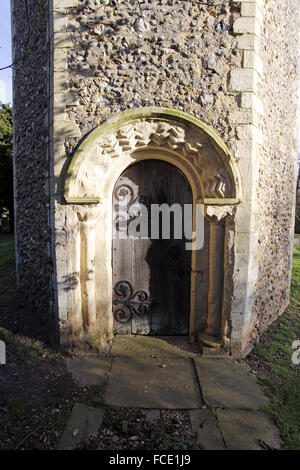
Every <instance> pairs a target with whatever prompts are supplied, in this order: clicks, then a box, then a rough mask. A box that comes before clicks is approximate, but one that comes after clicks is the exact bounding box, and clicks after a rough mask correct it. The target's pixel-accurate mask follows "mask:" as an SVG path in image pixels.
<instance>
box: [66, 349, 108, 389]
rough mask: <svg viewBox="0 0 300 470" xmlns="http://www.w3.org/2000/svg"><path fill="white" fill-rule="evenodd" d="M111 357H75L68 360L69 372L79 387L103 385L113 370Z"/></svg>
mask: <svg viewBox="0 0 300 470" xmlns="http://www.w3.org/2000/svg"><path fill="white" fill-rule="evenodd" d="M111 363H112V358H110V357H105V356H101V357H85V358H81V357H73V358H68V359H67V370H68V372H70V374H72V377H73V379H74V380H75V382H77V383H78V384H79V385H81V386H83V387H86V386H89V385H102V384H103V383H104V382H105V381H106V380H107V377H108V374H109V371H110V368H111Z"/></svg>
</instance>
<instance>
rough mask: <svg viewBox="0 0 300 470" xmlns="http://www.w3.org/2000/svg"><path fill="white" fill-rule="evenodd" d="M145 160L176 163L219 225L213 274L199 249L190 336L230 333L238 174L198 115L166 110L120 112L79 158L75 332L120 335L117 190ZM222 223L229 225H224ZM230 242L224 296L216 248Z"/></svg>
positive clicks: (72, 301)
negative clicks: (115, 280) (114, 239)
mask: <svg viewBox="0 0 300 470" xmlns="http://www.w3.org/2000/svg"><path fill="white" fill-rule="evenodd" d="M145 159H159V160H165V161H166V162H169V163H171V164H173V165H175V166H177V167H178V168H179V169H180V170H181V171H182V173H183V174H184V175H185V176H186V178H187V179H188V181H189V183H190V186H191V189H192V193H193V205H194V209H195V205H196V203H203V204H204V205H205V206H206V212H205V213H206V219H207V220H209V219H212V220H213V222H214V223H210V224H209V231H210V235H209V240H210V241H209V253H210V254H209V260H208V262H209V270H208V266H207V270H206V271H203V269H202V266H203V256H206V255H203V253H202V252H201V250H199V251H193V252H192V260H191V303H190V332H189V334H190V336H193V335H196V334H197V332H199V331H201V330H203V328H205V325H206V327H207V331H208V332H210V333H211V334H215V332H216V331H218V332H219V331H220V325H221V327H222V331H223V332H226V328H225V326H224V325H225V323H224V322H223V320H222V319H223V318H225V317H226V311H227V309H228V305H229V302H228V301H227V300H226V297H230V285H231V281H230V278H231V274H230V269H229V268H227V267H226V266H227V265H228V266H229V265H230V263H229V262H228V260H227V258H228V255H227V252H228V253H229V252H230V247H229V244H230V241H231V238H232V236H229V234H230V233H231V226H230V220H231V219H230V217H231V215H232V209H233V205H235V204H238V203H239V202H240V200H241V179H240V174H239V170H238V167H237V164H236V162H235V159H234V157H233V156H232V155H231V153H230V151H229V149H228V148H227V147H226V145H225V144H224V143H223V141H222V139H220V138H219V137H218V135H217V134H216V133H215V132H214V131H213V130H212V129H210V128H209V127H208V126H206V125H205V124H204V123H202V122H201V121H199V120H198V119H196V118H194V117H193V116H190V115H188V114H186V113H183V112H180V111H177V110H173V109H166V108H142V109H136V110H131V111H127V112H124V113H121V114H120V115H117V116H115V117H113V118H111V119H109V120H108V121H107V122H106V123H104V124H102V125H100V126H99V127H98V128H96V129H95V130H94V131H92V132H91V133H90V134H89V135H88V136H87V138H86V139H84V140H83V141H82V142H81V143H80V145H79V146H78V147H77V149H76V151H75V152H74V154H73V157H72V159H71V162H70V165H69V167H68V170H67V175H66V178H65V186H64V197H65V200H66V202H67V205H68V220H69V243H68V250H69V256H68V267H67V270H68V273H67V275H69V276H71V275H72V276H73V277H74V273H75V275H76V280H77V281H76V283H75V285H74V287H73V288H72V289H71V290H70V291H69V292H68V305H69V308H68V316H69V322H70V325H71V329H72V332H73V334H74V335H75V336H79V335H81V333H82V332H83V331H84V332H85V333H87V334H88V335H93V336H94V337H96V338H97V341H100V343H101V344H104V343H105V341H106V340H110V339H111V338H112V336H113V316H112V268H111V259H112V258H111V249H112V243H111V236H112V192H113V188H114V185H115V183H116V181H117V180H118V178H119V176H120V175H121V174H122V172H123V171H124V170H125V169H126V168H127V167H128V166H129V165H131V164H133V163H135V162H138V161H141V160H145ZM214 219H216V220H214ZM225 219H226V221H227V222H226V226H225V225H224V223H225V222H224V221H225ZM219 221H223V222H224V223H223V222H222V223H223V225H222V226H220V225H219ZM224 238H225V247H226V246H227V245H228V248H226V250H225V251H226V253H225V254H224V256H225V258H224V267H226V272H224V276H225V277H224V279H227V277H228V281H226V280H225V281H224V286H225V285H226V286H227V287H226V289H227V290H228V294H227V293H226V292H225V291H226V289H224V295H223V293H222V291H223V287H222V286H223V280H222V279H223V278H222V279H221V278H220V277H219V278H218V275H217V271H218V270H219V268H220V266H219V265H220V256H221V255H222V254H220V253H219V252H218V249H217V248H218V246H221V247H223V248H222V250H223V249H224ZM222 256H223V255H222ZM206 264H207V263H206ZM228 269H229V270H228ZM205 282H206V283H207V288H206V287H205ZM201 286H202V287H201ZM203 286H204V287H205V289H206V290H205V289H204V290H205V292H204V291H203V292H204V293H203V292H202V291H201V289H202V290H203ZM208 288H209V293H208V296H207V289H208ZM204 297H205V298H206V300H205V298H204ZM215 298H219V299H220V302H219V304H220V305H219V304H218V305H217V304H216V303H213V301H212V300H213V299H215ZM199 299H200V300H199ZM201 299H202V300H201ZM203 302H204V303H205V302H206V312H207V313H206V314H205V316H203ZM222 322H223V323H224V325H223V323H222ZM222 334H223V333H222Z"/></svg>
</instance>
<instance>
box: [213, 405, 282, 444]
mask: <svg viewBox="0 0 300 470" xmlns="http://www.w3.org/2000/svg"><path fill="white" fill-rule="evenodd" d="M217 417H218V421H219V424H220V427H221V430H222V436H223V438H224V441H225V445H226V448H227V449H230V450H264V449H266V450H267V449H280V434H279V430H278V428H277V427H276V426H275V424H274V423H273V422H272V421H271V420H270V419H269V418H268V417H267V416H266V415H265V414H264V413H261V412H256V411H247V410H221V409H219V410H217Z"/></svg>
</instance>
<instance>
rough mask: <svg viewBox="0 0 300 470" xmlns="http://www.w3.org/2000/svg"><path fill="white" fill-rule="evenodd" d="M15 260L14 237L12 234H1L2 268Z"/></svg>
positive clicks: (0, 264)
mask: <svg viewBox="0 0 300 470" xmlns="http://www.w3.org/2000/svg"><path fill="white" fill-rule="evenodd" d="M14 259H15V245H14V236H13V235H11V234H0V268H3V267H5V265H6V264H8V263H11V262H13V261H14Z"/></svg>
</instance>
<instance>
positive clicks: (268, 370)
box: [249, 247, 300, 450]
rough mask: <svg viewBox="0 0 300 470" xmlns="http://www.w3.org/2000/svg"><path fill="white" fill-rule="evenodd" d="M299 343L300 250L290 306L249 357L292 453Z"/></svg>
mask: <svg viewBox="0 0 300 470" xmlns="http://www.w3.org/2000/svg"><path fill="white" fill-rule="evenodd" d="M297 339H298V340H299V339H300V247H295V251H294V259H293V274H292V285H291V298H290V305H289V307H288V309H287V310H286V311H285V312H284V314H283V315H282V316H281V317H280V318H279V319H278V320H277V321H276V322H275V323H273V325H271V327H270V328H269V330H268V331H267V332H266V333H265V335H264V336H263V338H262V340H261V341H260V343H259V344H257V345H256V347H255V348H254V350H253V352H252V353H251V355H250V357H249V360H250V362H251V366H252V368H253V369H254V370H255V368H257V370H258V376H259V380H260V383H261V384H262V386H263V389H264V391H265V393H266V395H267V396H268V397H269V398H270V404H269V405H268V406H267V407H266V409H265V411H266V412H267V413H268V414H269V415H270V416H271V417H272V418H273V419H274V421H275V422H276V424H277V425H278V427H279V429H280V433H281V437H282V443H283V448H284V449H289V450H300V364H299V365H296V364H293V362H292V354H293V353H294V352H295V350H294V349H292V343H293V341H295V340H297ZM298 357H299V358H300V353H299V355H298Z"/></svg>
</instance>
